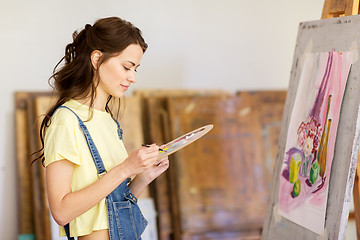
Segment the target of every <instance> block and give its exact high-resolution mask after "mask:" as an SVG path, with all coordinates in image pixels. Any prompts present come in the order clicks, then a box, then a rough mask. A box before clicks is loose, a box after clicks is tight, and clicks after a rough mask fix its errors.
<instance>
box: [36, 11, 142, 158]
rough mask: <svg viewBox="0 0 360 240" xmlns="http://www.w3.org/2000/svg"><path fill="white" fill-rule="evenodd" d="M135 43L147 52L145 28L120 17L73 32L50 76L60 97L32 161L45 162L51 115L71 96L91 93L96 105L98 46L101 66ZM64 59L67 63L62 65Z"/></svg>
mask: <svg viewBox="0 0 360 240" xmlns="http://www.w3.org/2000/svg"><path fill="white" fill-rule="evenodd" d="M131 44H138V45H139V46H140V47H141V48H142V49H143V52H145V51H146V49H147V47H148V45H147V44H146V43H145V41H144V39H143V37H142V35H141V31H140V30H139V29H138V28H137V27H135V26H134V25H133V24H132V23H130V22H127V21H125V20H123V19H121V18H119V17H109V18H103V19H99V20H97V21H96V22H95V23H94V25H93V26H91V25H90V24H86V25H85V28H84V29H83V30H81V31H80V32H78V31H75V32H74V33H73V42H72V43H70V44H68V45H67V46H66V48H65V56H64V57H63V58H62V59H61V60H60V61H59V62H58V63H57V64H56V66H55V68H54V70H53V74H52V76H51V77H50V78H49V84H50V86H52V87H53V89H54V91H55V93H56V95H57V96H58V98H57V101H56V103H55V104H54V105H53V106H52V107H51V108H50V109H49V110H48V112H47V113H46V115H45V117H44V119H43V121H42V123H41V127H40V140H41V144H42V147H41V149H40V150H38V151H36V152H35V153H34V154H35V155H36V156H37V157H36V158H35V159H34V160H33V161H32V162H35V161H37V160H39V159H41V161H42V164H43V165H44V161H45V156H44V137H45V132H46V129H47V128H48V127H49V126H50V124H51V116H52V115H53V113H54V111H55V110H56V109H57V108H58V107H59V106H61V105H63V104H64V103H65V102H67V101H69V100H70V99H79V98H86V97H90V106H93V104H94V99H95V97H96V96H95V90H96V87H97V85H98V83H99V76H98V72H97V71H94V68H93V66H92V64H91V59H90V57H91V53H92V52H93V51H94V50H99V51H101V52H102V56H101V59H100V60H99V62H98V66H97V67H99V66H100V65H101V64H102V63H104V62H105V61H106V60H108V59H109V58H111V57H114V56H116V55H118V54H120V53H121V52H122V51H123V50H125V48H127V47H128V46H129V45H131ZM62 62H64V63H63V65H62V66H61V67H60V64H61V63H62ZM51 81H53V83H51ZM111 99H112V96H110V97H109V99H108V101H107V104H106V106H105V110H106V111H107V112H109V113H110V114H111V115H112V113H111V111H110V108H109V106H108V104H109V102H110V100H111ZM91 117H92V112H91V111H90V116H89V119H91Z"/></svg>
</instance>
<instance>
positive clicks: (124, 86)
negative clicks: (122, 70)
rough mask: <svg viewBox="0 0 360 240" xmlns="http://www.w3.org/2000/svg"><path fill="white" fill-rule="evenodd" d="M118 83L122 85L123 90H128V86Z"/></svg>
mask: <svg viewBox="0 0 360 240" xmlns="http://www.w3.org/2000/svg"><path fill="white" fill-rule="evenodd" d="M120 85H121V87H122V88H123V89H124V90H128V88H129V86H126V85H122V84H120Z"/></svg>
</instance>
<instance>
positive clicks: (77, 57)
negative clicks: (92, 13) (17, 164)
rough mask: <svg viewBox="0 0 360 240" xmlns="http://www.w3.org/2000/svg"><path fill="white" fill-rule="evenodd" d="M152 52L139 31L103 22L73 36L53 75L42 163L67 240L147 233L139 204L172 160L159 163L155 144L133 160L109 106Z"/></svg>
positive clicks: (118, 21)
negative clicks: (53, 97)
mask: <svg viewBox="0 0 360 240" xmlns="http://www.w3.org/2000/svg"><path fill="white" fill-rule="evenodd" d="M146 48H147V44H146V43H145V41H144V39H143V38H142V36H141V32H140V30H139V29H138V28H136V27H134V26H133V25H132V24H131V23H129V22H127V21H124V20H122V19H120V18H117V17H111V18H104V19H100V20H98V21H96V22H95V24H94V25H93V26H91V25H89V24H87V25H86V26H85V28H84V29H83V30H82V31H80V32H79V33H77V32H75V33H74V34H73V42H72V43H70V44H68V45H67V46H66V49H65V57H64V58H63V59H62V60H61V61H60V62H59V63H58V64H57V65H56V67H55V69H54V74H53V76H52V79H53V80H54V86H55V90H56V91H57V94H58V100H57V102H56V104H55V105H54V106H53V107H52V108H51V109H50V110H49V112H48V113H47V115H46V116H45V118H44V120H43V122H42V125H41V129H40V137H41V140H42V143H43V146H44V148H43V152H42V155H41V156H40V158H41V159H42V161H43V164H44V165H45V167H46V187H47V194H48V200H49V205H50V210H51V213H52V215H53V217H54V219H55V221H56V222H57V223H58V224H59V225H60V235H61V236H65V235H67V236H68V238H69V239H70V236H71V237H73V236H77V237H78V239H79V240H87V239H97V240H101V239H112V240H113V239H131V240H133V239H140V235H141V233H142V232H143V231H144V229H145V227H146V224H147V222H146V220H145V219H144V218H143V216H142V214H141V211H140V210H139V208H138V206H137V204H136V202H137V197H138V196H139V195H140V194H141V193H142V191H143V190H144V188H145V187H146V186H147V185H148V184H149V183H150V182H151V181H153V180H154V179H155V178H156V177H158V176H159V175H160V174H161V173H163V172H164V171H165V170H166V169H167V168H168V166H169V160H168V159H167V158H165V159H158V155H159V146H157V145H156V144H152V145H150V147H141V148H139V149H138V150H136V151H135V152H133V153H131V154H130V155H128V154H127V152H126V150H125V147H124V144H123V142H122V130H121V128H120V126H119V124H118V123H117V121H116V120H114V118H113V116H112V114H111V112H110V109H109V106H108V104H109V102H110V101H113V100H114V99H119V98H121V97H123V96H124V93H125V91H127V90H128V88H129V87H130V86H131V84H133V83H135V82H136V71H137V69H138V67H139V65H140V61H141V58H142V56H143V53H144V52H145V50H146ZM62 61H64V64H63V66H62V67H61V68H60V69H59V70H58V69H57V68H58V66H59V64H60V63H61V62H62ZM124 137H129V138H130V137H131V135H130V134H127V135H124ZM132 176H135V177H134V178H133V179H132V180H131V181H130V177H132ZM63 226H64V227H63Z"/></svg>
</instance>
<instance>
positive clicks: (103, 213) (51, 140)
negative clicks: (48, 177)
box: [44, 100, 128, 236]
mask: <svg viewBox="0 0 360 240" xmlns="http://www.w3.org/2000/svg"><path fill="white" fill-rule="evenodd" d="M64 105H65V106H67V107H69V108H70V109H72V110H73V111H74V112H75V113H76V114H77V115H78V116H79V117H80V119H81V120H82V121H83V122H84V124H85V125H86V127H87V128H88V130H89V133H90V135H91V137H92V139H93V141H94V143H95V146H96V148H97V150H98V151H99V154H100V156H101V159H102V161H103V163H104V165H105V168H106V170H107V171H109V170H110V169H112V168H113V167H115V166H116V165H118V164H120V163H121V162H122V161H124V160H125V158H127V156H128V154H127V152H126V149H125V146H124V144H123V142H122V141H121V140H120V139H119V137H118V134H117V125H116V123H115V121H114V120H113V119H112V118H111V115H110V114H109V113H107V112H103V111H99V110H96V109H92V110H93V117H92V118H91V120H90V121H86V120H87V119H88V118H89V107H88V106H85V105H82V104H80V103H79V102H77V101H75V100H70V101H68V102H66V103H65V104H64ZM44 144H45V151H44V154H45V167H46V166H48V165H49V164H51V163H52V162H55V161H58V160H62V159H67V160H69V161H70V162H72V163H74V164H75V165H74V171H73V176H72V180H71V191H72V192H75V191H78V190H80V189H82V188H84V187H86V186H88V185H90V184H92V183H94V182H95V181H97V180H98V179H99V178H98V175H97V171H96V167H95V164H94V162H93V159H92V157H91V154H90V151H89V148H88V146H87V143H86V140H85V137H84V134H83V133H82V131H81V129H80V128H79V122H78V119H77V118H76V116H75V115H74V113H72V112H71V111H70V110H69V109H66V108H60V109H58V110H57V111H56V112H55V113H54V115H53V116H52V119H51V124H50V126H49V128H48V129H47V131H46V135H45V139H44ZM107 228H108V219H107V208H106V203H105V198H104V199H103V200H101V201H100V202H99V203H98V204H97V205H96V206H94V207H93V208H91V209H90V210H88V211H87V212H85V213H84V214H82V215H80V216H79V217H77V218H75V219H74V220H73V221H71V222H70V235H71V236H83V235H87V234H90V233H91V232H92V231H94V230H101V229H107ZM60 236H66V234H65V230H64V227H61V226H60Z"/></svg>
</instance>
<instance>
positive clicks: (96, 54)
mask: <svg viewBox="0 0 360 240" xmlns="http://www.w3.org/2000/svg"><path fill="white" fill-rule="evenodd" d="M101 56H102V53H101V51H99V50H94V51H93V52H92V53H91V56H90V58H91V65H92V66H93V68H94V69H95V70H97V69H98V64H99V62H100V59H101Z"/></svg>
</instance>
